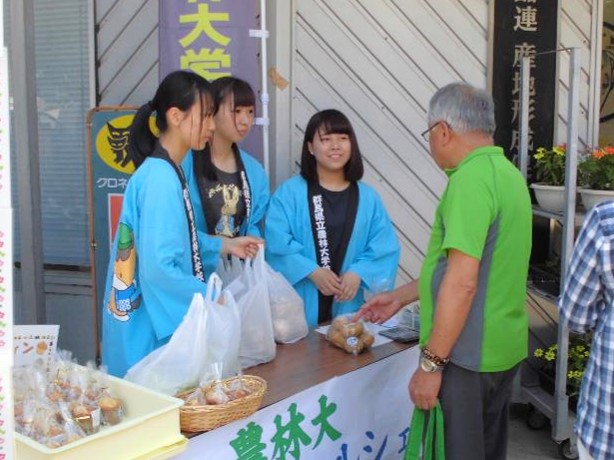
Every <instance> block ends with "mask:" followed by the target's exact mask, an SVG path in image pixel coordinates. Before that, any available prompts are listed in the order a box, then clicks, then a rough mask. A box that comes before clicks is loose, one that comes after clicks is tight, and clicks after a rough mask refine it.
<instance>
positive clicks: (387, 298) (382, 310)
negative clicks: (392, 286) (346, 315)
mask: <svg viewBox="0 0 614 460" xmlns="http://www.w3.org/2000/svg"><path fill="white" fill-rule="evenodd" d="M402 306H403V303H402V302H401V300H400V299H399V298H398V297H397V295H396V293H395V291H391V292H384V293H382V294H377V295H375V296H373V297H371V299H369V301H368V302H367V303H365V304H364V305H363V306H362V307H360V310H358V312H357V313H356V314H355V315H354V318H352V321H357V320H358V319H360V318H363V319H365V320H366V321H370V322H372V323H378V324H380V323H383V322H384V321H387V320H388V319H389V318H390V317H391V316H393V315H394V314H395V313H396V312H398V311H399V310H400V309H401V307H402Z"/></svg>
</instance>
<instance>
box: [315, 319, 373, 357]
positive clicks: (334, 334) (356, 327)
mask: <svg viewBox="0 0 614 460" xmlns="http://www.w3.org/2000/svg"><path fill="white" fill-rule="evenodd" d="M352 316H354V315H353V314H348V315H340V316H337V317H336V318H335V319H334V320H333V322H332V323H331V324H330V326H329V327H328V331H327V332H326V339H327V340H328V341H329V342H330V343H332V344H333V345H335V346H336V347H339V348H341V349H342V350H345V351H347V352H348V353H352V354H354V355H357V354H359V353H362V352H363V351H365V350H368V349H369V348H371V345H373V342H375V337H374V336H373V333H372V332H371V330H370V328H369V327H368V326H367V323H365V322H363V321H362V320H358V321H352Z"/></svg>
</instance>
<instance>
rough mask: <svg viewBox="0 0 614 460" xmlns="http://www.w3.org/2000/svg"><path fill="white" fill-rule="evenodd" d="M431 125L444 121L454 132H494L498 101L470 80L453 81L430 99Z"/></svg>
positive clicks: (492, 133) (491, 133)
mask: <svg viewBox="0 0 614 460" xmlns="http://www.w3.org/2000/svg"><path fill="white" fill-rule="evenodd" d="M428 121H429V126H432V125H433V124H434V123H436V122H438V121H445V122H446V123H448V125H450V128H452V130H453V131H456V132H458V133H467V132H471V131H480V132H483V133H486V134H488V135H489V136H492V135H494V133H495V104H494V102H493V100H492V97H491V96H490V94H488V93H487V92H486V91H484V90H481V89H478V88H474V87H473V86H471V85H469V84H467V83H461V82H459V83H450V84H449V85H446V86H444V87H443V88H440V89H439V90H438V91H437V92H436V93H435V94H434V95H433V97H432V98H431V102H430V103H429V114H428Z"/></svg>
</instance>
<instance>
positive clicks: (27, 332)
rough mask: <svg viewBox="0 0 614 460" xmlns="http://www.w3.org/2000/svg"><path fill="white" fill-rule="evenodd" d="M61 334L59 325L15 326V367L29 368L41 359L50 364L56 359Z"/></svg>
mask: <svg viewBox="0 0 614 460" xmlns="http://www.w3.org/2000/svg"><path fill="white" fill-rule="evenodd" d="M59 332H60V326H58V325H57V324H56V325H49V324H37V325H26V326H14V327H13V335H14V341H13V346H14V350H15V366H27V365H29V364H32V363H34V362H35V361H36V360H37V359H39V358H40V359H43V360H44V361H46V362H47V363H49V361H50V360H51V359H53V358H54V357H55V352H56V349H57V346H58V333H59Z"/></svg>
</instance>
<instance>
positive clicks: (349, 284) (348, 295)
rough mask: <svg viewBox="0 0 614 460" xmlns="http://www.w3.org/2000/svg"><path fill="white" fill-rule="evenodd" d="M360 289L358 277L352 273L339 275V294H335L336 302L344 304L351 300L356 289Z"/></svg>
mask: <svg viewBox="0 0 614 460" xmlns="http://www.w3.org/2000/svg"><path fill="white" fill-rule="evenodd" d="M359 287H360V276H358V275H357V274H356V273H353V272H347V273H344V274H343V275H341V292H340V293H339V294H337V297H336V300H337V301H338V302H346V301H348V300H352V299H353V298H354V297H355V296H356V293H357V292H358V288H359Z"/></svg>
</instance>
